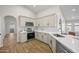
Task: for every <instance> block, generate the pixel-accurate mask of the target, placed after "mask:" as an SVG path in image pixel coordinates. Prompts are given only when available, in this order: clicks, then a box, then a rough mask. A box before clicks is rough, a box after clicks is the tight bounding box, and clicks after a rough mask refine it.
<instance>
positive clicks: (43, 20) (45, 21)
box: [37, 15, 57, 26]
mask: <svg viewBox="0 0 79 59" xmlns="http://www.w3.org/2000/svg"><path fill="white" fill-rule="evenodd" d="M37 20H38V21H37V24H39V25H40V26H56V24H57V18H56V15H49V16H45V17H40V18H38V19H37Z"/></svg>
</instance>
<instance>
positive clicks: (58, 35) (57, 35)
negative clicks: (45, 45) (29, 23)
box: [53, 34, 64, 37]
mask: <svg viewBox="0 0 79 59" xmlns="http://www.w3.org/2000/svg"><path fill="white" fill-rule="evenodd" d="M53 35H54V36H56V37H64V36H62V35H60V34H53Z"/></svg>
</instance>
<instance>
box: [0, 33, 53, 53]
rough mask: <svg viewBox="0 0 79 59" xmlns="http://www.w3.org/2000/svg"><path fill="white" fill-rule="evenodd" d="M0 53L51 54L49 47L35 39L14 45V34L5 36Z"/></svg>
mask: <svg viewBox="0 0 79 59" xmlns="http://www.w3.org/2000/svg"><path fill="white" fill-rule="evenodd" d="M0 52H9V53H10V52H12V53H14V52H15V53H51V52H52V51H51V49H50V47H49V46H48V45H47V44H45V43H43V42H41V41H39V40H36V39H32V40H30V41H28V42H24V43H16V34H13V33H11V34H7V35H6V36H5V38H4V46H3V47H2V48H0Z"/></svg>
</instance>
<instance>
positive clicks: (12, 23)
mask: <svg viewBox="0 0 79 59" xmlns="http://www.w3.org/2000/svg"><path fill="white" fill-rule="evenodd" d="M4 23H5V33H6V36H5V39H4V45H5V47H6V46H7V45H8V47H7V49H8V52H16V40H17V35H16V33H17V22H16V18H15V17H14V16H5V17H4ZM6 38H7V39H6Z"/></svg>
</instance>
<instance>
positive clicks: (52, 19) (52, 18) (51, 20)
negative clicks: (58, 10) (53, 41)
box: [49, 15, 57, 26]
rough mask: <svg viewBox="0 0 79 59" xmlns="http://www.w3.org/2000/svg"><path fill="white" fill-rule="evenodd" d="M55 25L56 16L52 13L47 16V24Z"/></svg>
mask: <svg viewBox="0 0 79 59" xmlns="http://www.w3.org/2000/svg"><path fill="white" fill-rule="evenodd" d="M56 25H57V18H56V15H52V16H50V17H49V26H56Z"/></svg>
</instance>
